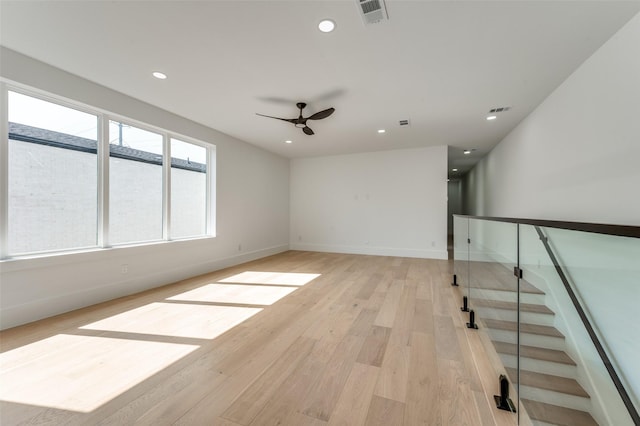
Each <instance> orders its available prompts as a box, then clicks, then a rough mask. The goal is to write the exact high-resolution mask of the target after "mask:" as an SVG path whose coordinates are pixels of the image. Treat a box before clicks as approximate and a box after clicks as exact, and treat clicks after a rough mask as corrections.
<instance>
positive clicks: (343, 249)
mask: <svg viewBox="0 0 640 426" xmlns="http://www.w3.org/2000/svg"><path fill="white" fill-rule="evenodd" d="M289 247H290V249H291V250H303V251H318V252H323V253H345V254H365V255H371V256H395V257H414V258H420V259H444V260H446V259H447V258H448V253H447V251H446V250H425V249H407V248H395V247H372V246H341V245H328V244H305V243H290V244H289Z"/></svg>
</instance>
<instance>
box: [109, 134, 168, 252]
mask: <svg viewBox="0 0 640 426" xmlns="http://www.w3.org/2000/svg"><path fill="white" fill-rule="evenodd" d="M162 159H163V149H162V135H159V134H157V133H153V132H149V131H146V130H142V129H139V128H137V127H134V126H130V125H127V124H124V123H122V122H116V121H110V122H109V242H110V243H111V244H113V245H115V244H122V243H131V242H139V241H153V240H161V239H162Z"/></svg>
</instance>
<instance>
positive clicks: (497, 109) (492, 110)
mask: <svg viewBox="0 0 640 426" xmlns="http://www.w3.org/2000/svg"><path fill="white" fill-rule="evenodd" d="M510 109H511V107H499V108H492V109H491V110H489V114H495V113H496V112H507V111H509V110H510Z"/></svg>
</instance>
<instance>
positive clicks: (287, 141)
mask: <svg viewBox="0 0 640 426" xmlns="http://www.w3.org/2000/svg"><path fill="white" fill-rule="evenodd" d="M284 143H293V141H284Z"/></svg>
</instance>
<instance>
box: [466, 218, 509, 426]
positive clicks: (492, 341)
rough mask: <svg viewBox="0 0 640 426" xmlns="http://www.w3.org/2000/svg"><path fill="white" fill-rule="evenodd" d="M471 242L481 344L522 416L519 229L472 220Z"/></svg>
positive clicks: (472, 288)
mask: <svg viewBox="0 0 640 426" xmlns="http://www.w3.org/2000/svg"><path fill="white" fill-rule="evenodd" d="M469 238H470V239H471V244H470V246H469V270H470V283H469V305H470V308H471V310H472V311H473V313H474V316H475V321H474V322H475V323H476V324H477V326H478V333H479V335H480V338H481V341H482V342H483V344H484V347H485V350H486V353H487V354H488V355H489V358H490V359H491V361H492V367H493V371H492V373H493V374H495V377H496V382H498V378H499V376H501V375H504V376H505V377H506V378H507V380H508V382H510V383H509V397H510V400H511V403H512V406H513V408H515V409H516V410H517V411H518V412H519V411H520V410H518V389H517V385H518V362H519V361H518V317H519V314H518V308H519V304H518V279H517V278H516V277H515V276H514V267H515V266H517V259H518V247H517V241H518V226H517V225H516V224H513V223H504V222H493V221H486V220H479V219H469ZM469 316H470V317H471V313H470V315H469ZM496 387H497V388H498V383H496ZM516 418H517V417H515V416H514V419H516Z"/></svg>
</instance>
